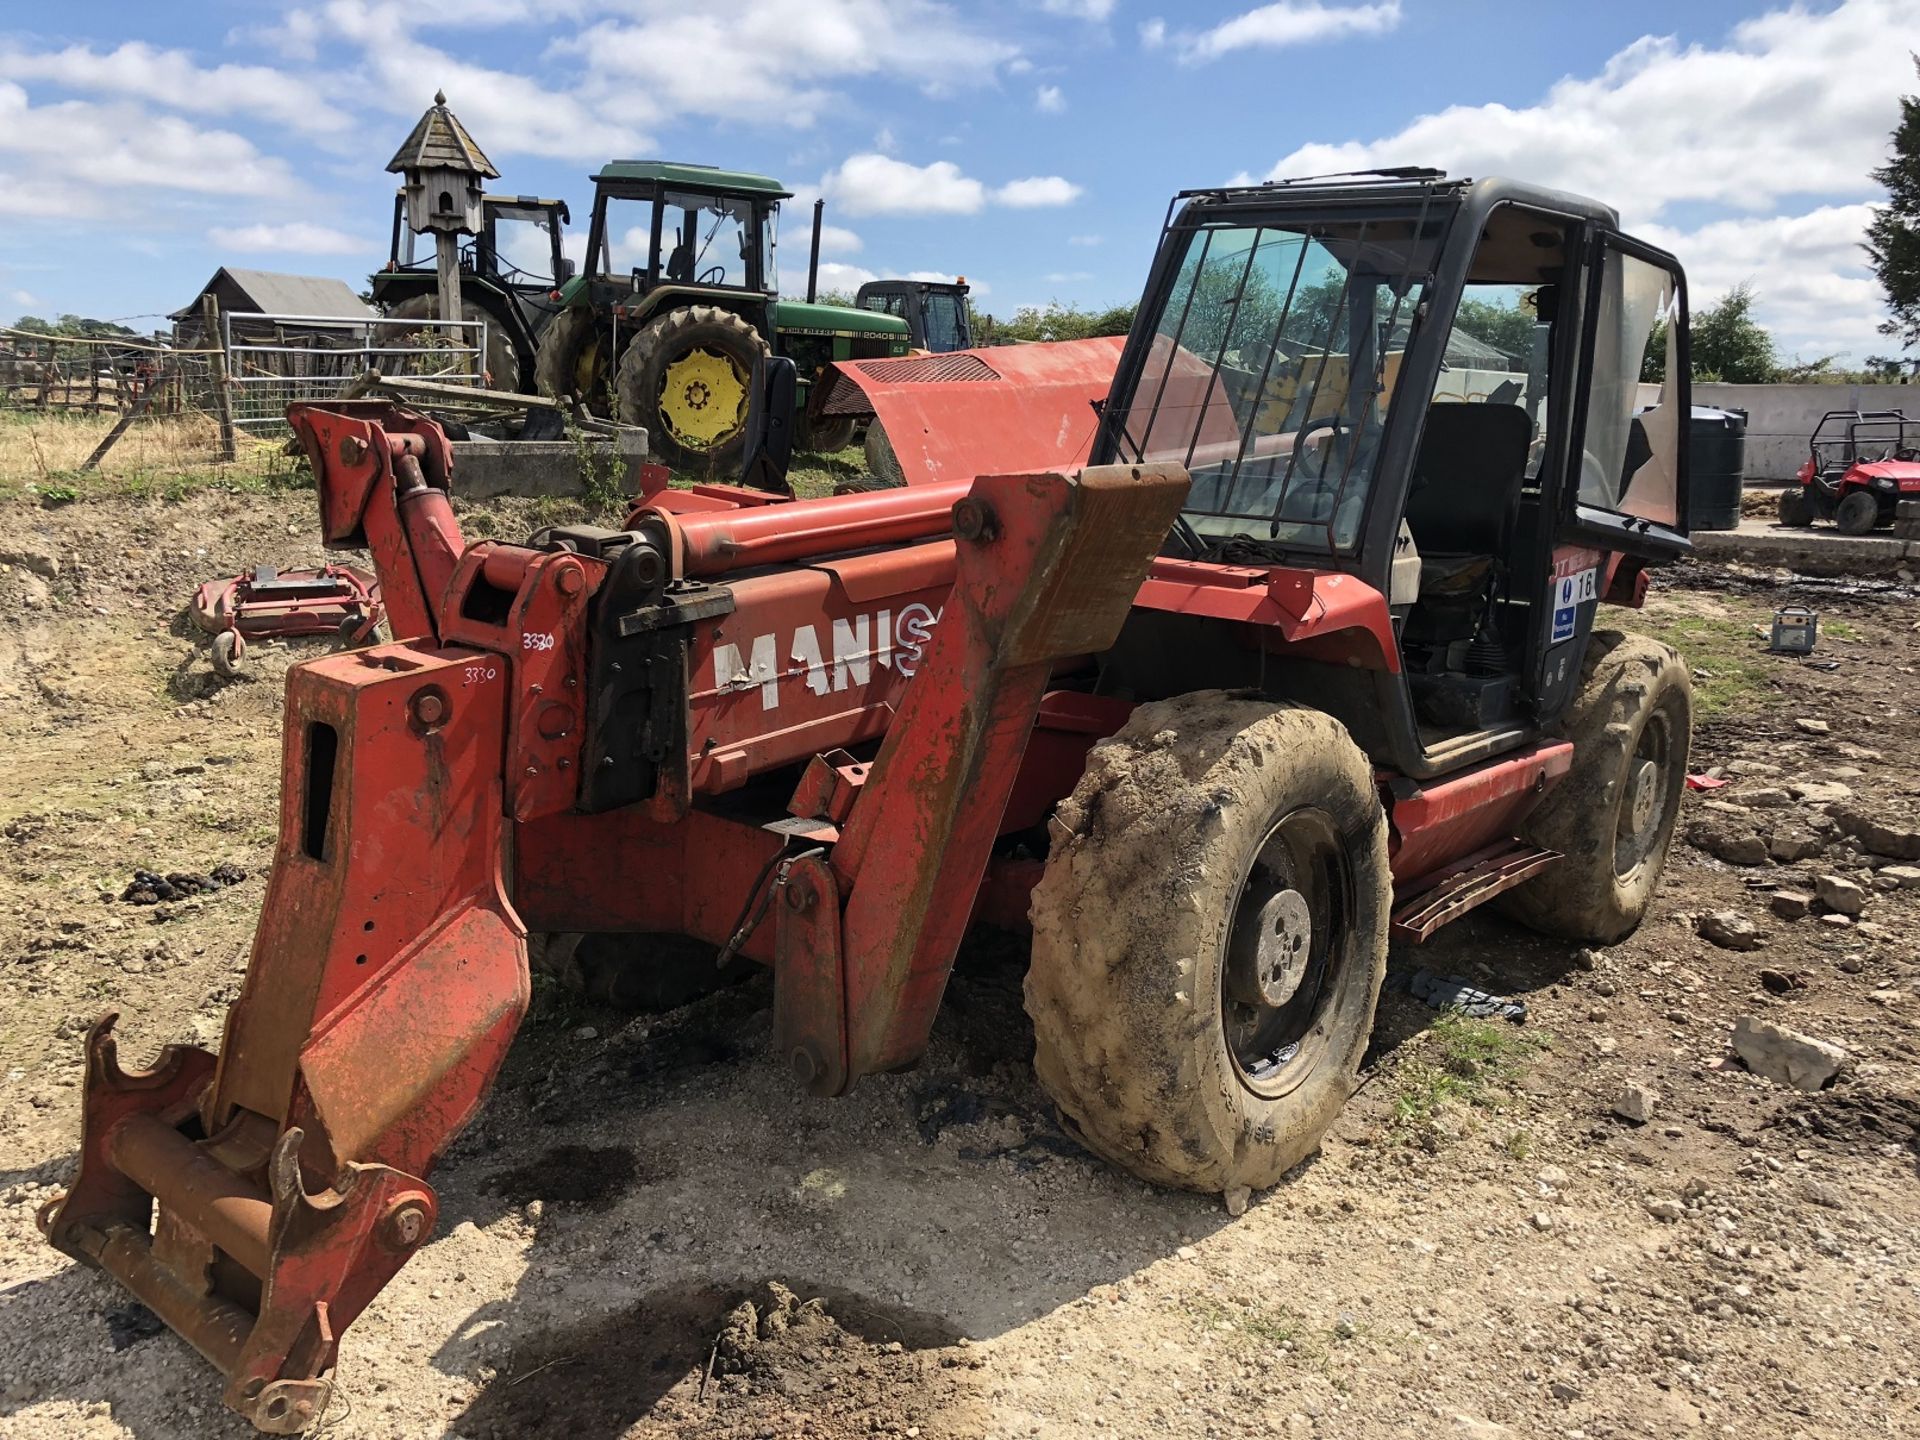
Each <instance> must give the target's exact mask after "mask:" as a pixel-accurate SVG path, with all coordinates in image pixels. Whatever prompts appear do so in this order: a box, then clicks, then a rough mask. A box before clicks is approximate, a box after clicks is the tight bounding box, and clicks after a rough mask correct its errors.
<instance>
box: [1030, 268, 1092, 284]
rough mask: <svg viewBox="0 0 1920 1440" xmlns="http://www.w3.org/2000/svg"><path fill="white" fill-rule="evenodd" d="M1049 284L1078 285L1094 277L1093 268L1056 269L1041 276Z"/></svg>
mask: <svg viewBox="0 0 1920 1440" xmlns="http://www.w3.org/2000/svg"><path fill="white" fill-rule="evenodd" d="M1040 278H1041V279H1043V280H1045V281H1046V282H1047V283H1048V284H1049V285H1078V284H1079V283H1080V282H1081V281H1083V280H1091V279H1093V272H1092V271H1091V270H1055V271H1053V272H1052V273H1051V274H1048V275H1043V276H1041V277H1040Z"/></svg>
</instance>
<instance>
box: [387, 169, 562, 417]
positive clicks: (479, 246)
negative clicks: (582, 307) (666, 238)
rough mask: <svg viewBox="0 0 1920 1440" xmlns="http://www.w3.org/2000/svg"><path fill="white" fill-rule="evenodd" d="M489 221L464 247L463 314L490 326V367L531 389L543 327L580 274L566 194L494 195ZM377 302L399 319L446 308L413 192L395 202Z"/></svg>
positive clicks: (431, 242) (501, 379) (499, 379)
mask: <svg viewBox="0 0 1920 1440" xmlns="http://www.w3.org/2000/svg"><path fill="white" fill-rule="evenodd" d="M481 215H482V217H483V219H482V226H481V229H480V232H479V233H478V234H476V235H470V236H467V237H466V238H465V239H464V240H463V241H462V243H461V246H460V272H461V275H460V292H461V297H462V308H463V309H465V310H466V311H468V312H469V313H468V314H467V315H466V316H465V317H463V318H466V319H472V320H484V321H485V322H486V325H487V337H486V349H487V357H486V361H487V370H488V371H489V372H490V373H491V374H492V376H493V379H494V383H495V384H497V385H500V386H502V387H504V388H507V389H530V388H531V387H532V385H533V365H534V355H535V352H536V351H537V350H538V348H539V341H540V333H541V331H543V330H544V329H545V328H546V326H547V322H548V321H549V320H551V319H552V318H553V316H554V315H555V314H557V313H558V311H559V308H560V307H559V302H558V299H557V295H558V290H559V287H560V286H561V285H564V284H565V283H566V282H567V281H568V280H570V279H572V277H573V261H572V260H570V259H568V258H567V257H566V255H565V254H564V253H563V250H562V242H563V240H564V237H565V234H566V228H567V223H568V221H569V219H570V218H571V217H570V216H569V214H568V212H567V202H566V201H564V200H543V199H540V198H539V197H537V196H533V195H488V196H486V197H485V198H484V199H483V200H482V202H481ZM369 286H370V290H371V293H372V296H373V302H374V304H376V305H378V306H379V307H380V309H381V310H382V311H383V312H384V313H385V314H387V315H388V316H391V317H393V318H395V319H401V320H406V319H417V320H427V319H431V318H434V317H436V316H437V315H438V313H439V303H438V296H439V286H438V281H437V278H436V275H435V237H434V236H433V235H431V234H427V233H422V232H420V231H417V230H415V229H414V228H413V227H412V226H411V225H410V224H408V223H407V197H406V192H405V191H402V192H401V193H400V194H398V195H396V196H395V197H394V201H393V239H392V244H391V247H390V249H389V251H388V255H387V263H386V265H385V267H384V268H382V269H381V270H380V271H379V273H377V274H375V275H373V276H372V277H370V282H369Z"/></svg>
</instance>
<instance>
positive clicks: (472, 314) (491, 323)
mask: <svg viewBox="0 0 1920 1440" xmlns="http://www.w3.org/2000/svg"><path fill="white" fill-rule="evenodd" d="M387 318H388V319H389V320H418V321H421V322H422V324H421V325H420V326H419V327H418V329H416V330H398V329H394V330H389V331H388V332H387V333H388V334H389V335H414V334H417V333H419V331H420V330H425V329H427V328H428V327H427V325H426V323H425V322H427V321H432V320H438V319H439V318H440V297H439V296H438V295H410V296H408V297H407V298H406V299H405V300H402V301H401V302H400V303H399V304H398V305H396V306H394V307H393V308H392V309H391V310H389V311H387ZM460 318H461V319H462V320H466V321H469V322H484V323H485V324H486V327H487V352H486V356H485V362H486V367H487V384H488V387H489V388H490V389H494V390H518V389H519V388H520V356H519V354H518V353H517V352H516V351H515V350H514V348H513V332H512V331H511V330H509V329H508V328H507V327H506V326H505V325H504V324H502V323H501V321H500V317H499V316H497V315H494V314H491V313H489V312H488V311H487V310H486V309H485V308H484V307H482V306H480V305H477V304H475V303H474V302H473V301H471V300H462V301H461V302H460ZM436 333H439V334H442V335H444V334H445V333H446V332H444V331H439V332H436ZM478 334H479V332H478V331H476V330H460V331H457V332H455V334H454V335H453V336H452V337H451V338H450V339H449V340H448V343H449V344H450V345H455V346H461V347H466V346H470V345H471V344H472V343H473V341H474V339H475V338H476V337H477V336H478ZM427 368H428V369H431V368H432V367H431V366H428V367H427Z"/></svg>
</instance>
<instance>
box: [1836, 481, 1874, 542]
mask: <svg viewBox="0 0 1920 1440" xmlns="http://www.w3.org/2000/svg"><path fill="white" fill-rule="evenodd" d="M1833 523H1834V526H1835V528H1837V529H1838V530H1839V531H1840V533H1841V534H1842V535H1867V534H1871V533H1872V531H1873V527H1874V526H1876V525H1878V524H1879V523H1880V501H1879V499H1878V498H1877V497H1876V496H1875V495H1874V493H1873V492H1872V491H1871V490H1853V491H1850V492H1848V493H1847V494H1845V495H1843V496H1841V497H1840V503H1839V504H1838V505H1836V506H1834V507H1833Z"/></svg>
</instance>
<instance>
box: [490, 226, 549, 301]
mask: <svg viewBox="0 0 1920 1440" xmlns="http://www.w3.org/2000/svg"><path fill="white" fill-rule="evenodd" d="M489 218H490V219H491V220H492V222H493V259H494V264H495V266H496V267H498V269H499V271H500V274H501V276H502V278H504V279H505V280H507V281H509V282H510V283H512V284H515V285H533V286H537V287H539V288H540V289H543V290H544V289H551V288H552V287H553V285H554V284H555V283H556V281H557V280H558V278H559V277H558V276H556V275H555V274H554V273H553V219H552V217H551V216H550V215H549V214H548V213H547V212H546V211H545V210H531V209H528V210H509V209H506V208H505V207H504V206H503V207H501V208H499V209H495V210H493V211H491V212H490V216H489Z"/></svg>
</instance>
